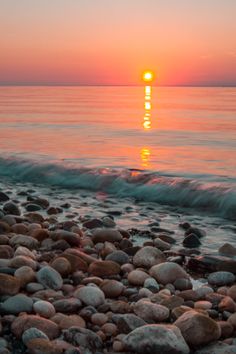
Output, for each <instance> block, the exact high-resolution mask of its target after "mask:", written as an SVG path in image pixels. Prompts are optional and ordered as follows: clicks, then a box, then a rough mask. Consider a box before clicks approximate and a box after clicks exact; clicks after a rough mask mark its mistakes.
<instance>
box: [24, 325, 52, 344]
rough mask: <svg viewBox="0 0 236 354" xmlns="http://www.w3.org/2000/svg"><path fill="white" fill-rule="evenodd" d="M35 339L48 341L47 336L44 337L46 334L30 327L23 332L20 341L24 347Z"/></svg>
mask: <svg viewBox="0 0 236 354" xmlns="http://www.w3.org/2000/svg"><path fill="white" fill-rule="evenodd" d="M35 338H44V339H47V340H48V339H49V338H48V336H46V334H45V333H44V332H42V331H40V330H39V329H37V328H35V327H32V328H29V329H27V330H26V331H24V333H23V334H22V341H23V343H24V344H25V345H27V343H28V342H29V341H30V340H32V339H35Z"/></svg>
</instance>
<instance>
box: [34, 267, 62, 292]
mask: <svg viewBox="0 0 236 354" xmlns="http://www.w3.org/2000/svg"><path fill="white" fill-rule="evenodd" d="M36 277H37V280H38V282H39V283H40V284H42V285H43V286H44V287H45V288H46V289H53V290H59V289H61V287H62V285H63V279H62V277H61V275H60V273H58V272H57V271H56V270H55V269H53V268H52V267H50V266H46V267H43V268H42V269H40V271H38V273H37V274H36Z"/></svg>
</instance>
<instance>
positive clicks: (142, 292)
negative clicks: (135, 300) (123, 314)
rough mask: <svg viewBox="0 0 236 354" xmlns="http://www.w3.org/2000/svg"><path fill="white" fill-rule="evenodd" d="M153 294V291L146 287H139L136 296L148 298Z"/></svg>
mask: <svg viewBox="0 0 236 354" xmlns="http://www.w3.org/2000/svg"><path fill="white" fill-rule="evenodd" d="M152 295H153V293H152V292H151V291H150V290H148V289H147V288H141V289H139V292H138V296H139V298H140V299H141V298H149V297H151V296H152Z"/></svg>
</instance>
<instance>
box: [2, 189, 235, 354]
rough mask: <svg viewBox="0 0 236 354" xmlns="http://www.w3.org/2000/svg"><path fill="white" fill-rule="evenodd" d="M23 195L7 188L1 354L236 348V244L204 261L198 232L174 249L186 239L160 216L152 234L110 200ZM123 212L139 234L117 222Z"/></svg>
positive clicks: (184, 228)
mask: <svg viewBox="0 0 236 354" xmlns="http://www.w3.org/2000/svg"><path fill="white" fill-rule="evenodd" d="M21 185H22V184H21ZM17 189H18V191H17V190H11V188H6V189H5V190H3V188H2V189H0V280H1V281H0V315H1V326H0V327H2V328H0V330H1V337H2V339H1V340H0V352H1V350H2V353H5V354H7V353H19V354H21V353H26V352H27V353H32V354H36V353H37V354H38V353H50V354H53V353H65V354H72V353H74V354H76V353H81V354H83V353H86V354H87V353H109V352H110V353H118V352H123V353H146V352H147V353H148V352H150V353H157V352H161V353H169V352H170V350H171V353H173V354H174V353H197V354H204V353H212V354H213V353H222V354H223V353H225V352H226V351H227V350H228V352H229V353H231V352H232V353H233V352H234V351H235V350H236V339H235V337H236V316H235V315H234V313H235V310H236V302H235V301H236V285H235V284H236V282H235V273H236V260H235V259H234V258H233V256H236V248H235V247H234V246H233V245H227V244H226V245H223V244H222V248H221V253H224V256H222V255H219V254H218V255H217V254H215V255H210V256H208V255H201V253H200V251H199V250H198V249H197V246H199V244H200V243H201V240H202V239H204V237H206V236H205V231H204V230H203V229H201V228H199V227H198V225H194V224H191V225H190V224H189V222H186V221H182V220H181V222H180V223H179V230H181V233H182V234H183V235H184V238H183V240H184V241H183V242H184V245H182V247H178V248H176V247H175V242H176V238H178V237H179V234H178V233H177V234H176V232H174V230H173V229H168V228H166V225H165V223H163V222H162V219H161V218H160V219H158V217H157V213H155V210H154V211H153V210H152V209H150V214H151V213H152V212H153V214H152V215H156V217H155V221H153V218H150V214H148V209H147V214H145V213H144V215H143V218H144V219H146V220H149V229H148V230H147V229H146V224H145V227H142V223H140V224H139V223H138V215H135V214H129V213H130V210H131V209H130V208H132V205H128V202H127V204H124V205H122V206H119V205H117V204H116V203H115V202H114V200H113V199H112V197H107V196H105V195H103V194H100V195H98V194H97V195H96V200H98V204H97V205H94V204H93V203H94V199H93V198H89V197H88V198H87V197H86V196H88V194H86V192H81V193H80V195H76V196H75V198H74V206H73V207H72V206H71V203H70V202H68V201H67V200H66V199H65V198H64V196H62V199H63V198H64V199H63V200H62V199H60V198H59V200H58V202H57V203H55V200H54V198H53V196H54V193H55V194H56V193H58V190H57V189H52V190H51V193H48V195H47V198H45V195H43V197H42V196H41V195H40V194H39V193H38V191H36V190H35V189H32V188H28V189H26V188H20V187H19V186H17ZM107 200H108V201H110V202H109V203H108V202H107ZM122 208H124V212H125V213H126V214H127V216H126V219H127V220H129V219H132V223H133V224H135V222H137V225H138V226H137V227H136V228H135V227H133V228H130V227H128V226H127V225H128V221H127V223H126V222H125V220H126V219H125V218H124V219H122V220H121V221H120V220H119V218H120V216H121V215H122ZM163 209H164V208H163ZM76 210H77V211H76ZM81 210H83V213H82V214H81V213H80V212H81ZM98 211H100V214H99V212H98ZM165 213H167V212H166V211H164V212H163V215H164V214H165ZM131 215H132V216H131ZM167 216H168V215H167ZM168 217H169V216H168ZM150 219H151V220H152V222H151V221H150ZM171 220H172V219H171V216H170V222H171ZM122 222H123V225H121V224H122ZM163 225H164V226H163ZM122 226H123V227H122ZM137 238H138V239H139V240H140V241H139V243H138V244H137ZM142 241H143V242H142ZM141 242H142V243H141ZM181 244H182V240H181ZM194 246H195V247H196V248H194ZM192 272H194V273H192ZM192 274H194V276H193V277H192ZM186 326H187V327H186ZM189 328H190V329H191V328H194V332H191V330H189ZM209 328H211V331H209ZM147 344H148V345H149V349H147ZM145 350H147V351H145ZM148 350H149V351H148ZM230 350H231V351H230Z"/></svg>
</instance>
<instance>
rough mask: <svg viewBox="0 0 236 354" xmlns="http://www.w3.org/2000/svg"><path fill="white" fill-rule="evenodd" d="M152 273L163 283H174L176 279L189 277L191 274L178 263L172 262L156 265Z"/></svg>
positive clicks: (151, 270)
mask: <svg viewBox="0 0 236 354" xmlns="http://www.w3.org/2000/svg"><path fill="white" fill-rule="evenodd" d="M149 273H150V275H151V276H152V277H153V278H155V279H156V280H157V282H158V283H161V284H164V285H166V284H168V283H170V284H172V283H174V282H175V281H176V279H179V278H184V279H189V275H188V274H187V273H186V272H185V270H184V269H183V268H182V267H181V266H180V265H178V264H176V263H172V262H165V263H161V264H158V265H154V266H153V267H152V268H151V269H150V271H149Z"/></svg>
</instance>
